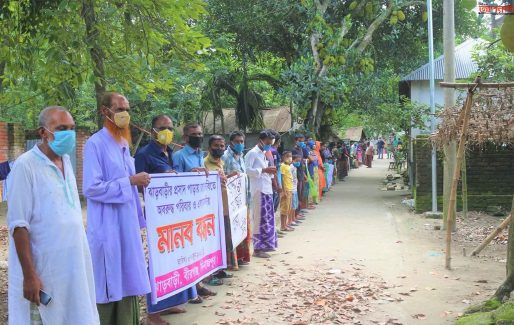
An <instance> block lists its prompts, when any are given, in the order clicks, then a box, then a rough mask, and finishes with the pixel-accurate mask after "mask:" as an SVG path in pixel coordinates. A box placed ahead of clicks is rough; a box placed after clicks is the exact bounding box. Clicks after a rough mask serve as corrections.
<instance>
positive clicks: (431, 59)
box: [427, 0, 437, 213]
mask: <svg viewBox="0 0 514 325" xmlns="http://www.w3.org/2000/svg"><path fill="white" fill-rule="evenodd" d="M427 13H428V58H429V66H430V113H431V114H430V116H431V120H430V131H431V132H432V134H433V133H434V132H435V76H434V69H435V68H434V28H433V20H432V0H427ZM436 212H437V155H436V148H435V145H434V144H432V213H436Z"/></svg>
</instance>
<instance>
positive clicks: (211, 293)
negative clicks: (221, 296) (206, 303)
mask: <svg viewBox="0 0 514 325" xmlns="http://www.w3.org/2000/svg"><path fill="white" fill-rule="evenodd" d="M197 293H198V298H200V296H202V297H213V296H215V295H217V293H216V292H214V291H211V290H209V289H208V288H206V287H202V288H200V289H198V290H197ZM200 299H201V298H200Z"/></svg>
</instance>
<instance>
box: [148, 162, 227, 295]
mask: <svg viewBox="0 0 514 325" xmlns="http://www.w3.org/2000/svg"><path fill="white" fill-rule="evenodd" d="M144 198H145V215H146V224H147V230H148V231H147V234H148V236H147V237H148V252H149V274H150V284H151V287H152V290H151V291H152V297H151V298H152V304H153V305H156V304H158V303H159V302H161V301H164V300H166V299H169V298H170V297H173V296H176V295H177V294H180V293H181V292H183V291H184V290H187V289H188V288H191V287H193V286H195V285H197V284H198V283H199V282H200V281H202V279H205V278H206V277H209V276H210V275H211V274H213V273H215V272H217V271H219V270H222V269H225V268H226V267H227V262H226V258H227V256H226V250H225V227H224V224H223V205H222V196H221V180H220V176H219V174H218V173H217V172H211V173H209V174H208V175H207V176H206V175H205V174H204V173H198V172H192V173H191V172H189V173H180V174H175V173H165V174H154V175H152V180H151V183H150V185H149V186H147V187H146V188H145V191H144ZM198 293H199V294H201V293H200V292H199V291H198Z"/></svg>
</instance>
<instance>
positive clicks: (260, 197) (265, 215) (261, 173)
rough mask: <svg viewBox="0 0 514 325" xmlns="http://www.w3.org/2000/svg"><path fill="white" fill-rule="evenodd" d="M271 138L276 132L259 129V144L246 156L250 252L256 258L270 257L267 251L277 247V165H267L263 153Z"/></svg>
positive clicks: (270, 142)
mask: <svg viewBox="0 0 514 325" xmlns="http://www.w3.org/2000/svg"><path fill="white" fill-rule="evenodd" d="M274 140H275V135H274V134H273V133H271V132H270V131H269V130H264V131H261V133H260V134H259V142H258V144H257V145H256V146H255V147H254V148H253V149H252V150H250V151H248V153H247V154H246V156H245V161H246V171H247V173H248V176H249V178H250V195H251V197H252V237H253V245H254V254H253V255H254V256H255V257H259V258H269V257H270V255H269V254H268V253H267V252H269V251H273V250H275V249H276V248H277V235H276V232H275V213H274V210H273V187H272V178H273V176H274V175H275V174H276V172H277V168H276V167H274V166H273V167H269V161H268V160H267V159H266V155H265V152H267V151H269V150H271V146H272V143H273V141H274Z"/></svg>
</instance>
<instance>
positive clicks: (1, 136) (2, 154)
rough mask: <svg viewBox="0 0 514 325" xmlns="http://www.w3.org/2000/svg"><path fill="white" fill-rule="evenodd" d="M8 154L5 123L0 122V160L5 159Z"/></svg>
mask: <svg viewBox="0 0 514 325" xmlns="http://www.w3.org/2000/svg"><path fill="white" fill-rule="evenodd" d="M8 155H9V139H8V135H7V123H4V122H0V162H2V161H6V160H7V159H8Z"/></svg>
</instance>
